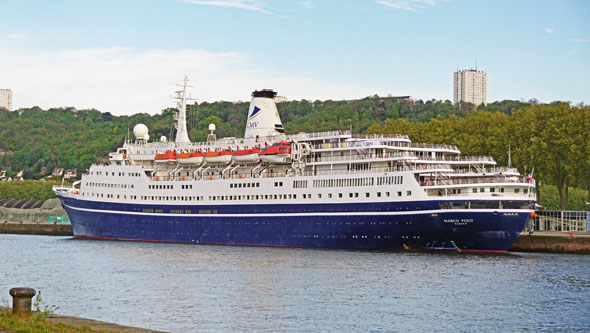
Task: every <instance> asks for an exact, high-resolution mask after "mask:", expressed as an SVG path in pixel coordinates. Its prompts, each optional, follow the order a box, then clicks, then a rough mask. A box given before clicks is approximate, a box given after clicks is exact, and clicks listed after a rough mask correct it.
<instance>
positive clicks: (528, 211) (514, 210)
mask: <svg viewBox="0 0 590 333" xmlns="http://www.w3.org/2000/svg"><path fill="white" fill-rule="evenodd" d="M64 207H67V208H69V209H73V210H78V211H83V212H91V213H106V214H124V215H144V216H154V215H157V216H179V217H181V216H184V217H256V216H260V217H272V216H351V215H352V216H367V215H370V216H387V215H417V214H421V215H424V214H440V213H494V212H497V213H532V212H533V211H532V210H530V209H437V210H413V211H404V212H323V213H322V212H301V213H270V214H265V213H252V214H171V213H144V212H128V211H118V210H101V209H90V208H78V207H72V206H69V205H64Z"/></svg>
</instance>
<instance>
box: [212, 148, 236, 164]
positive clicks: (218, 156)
mask: <svg viewBox="0 0 590 333" xmlns="http://www.w3.org/2000/svg"><path fill="white" fill-rule="evenodd" d="M231 157H232V154H231V151H229V150H222V151H208V152H206V153H205V162H207V163H208V164H227V163H229V162H231Z"/></svg>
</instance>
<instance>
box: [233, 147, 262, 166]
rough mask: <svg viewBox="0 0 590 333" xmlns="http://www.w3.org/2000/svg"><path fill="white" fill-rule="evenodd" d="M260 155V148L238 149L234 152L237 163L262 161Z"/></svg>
mask: <svg viewBox="0 0 590 333" xmlns="http://www.w3.org/2000/svg"><path fill="white" fill-rule="evenodd" d="M258 153H260V149H258V148H252V149H238V150H236V151H234V154H233V156H234V161H235V162H237V163H249V162H258V160H260V157H259V156H258Z"/></svg>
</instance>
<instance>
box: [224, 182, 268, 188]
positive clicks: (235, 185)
mask: <svg viewBox="0 0 590 333" xmlns="http://www.w3.org/2000/svg"><path fill="white" fill-rule="evenodd" d="M275 186H277V185H276V183H275ZM248 187H260V183H231V184H229V188H248Z"/></svg>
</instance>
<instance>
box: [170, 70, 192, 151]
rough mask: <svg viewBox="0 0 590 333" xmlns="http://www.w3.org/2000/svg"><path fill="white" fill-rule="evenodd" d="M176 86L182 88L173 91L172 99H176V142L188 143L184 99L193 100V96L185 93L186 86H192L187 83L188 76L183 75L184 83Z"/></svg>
mask: <svg viewBox="0 0 590 333" xmlns="http://www.w3.org/2000/svg"><path fill="white" fill-rule="evenodd" d="M177 86H178V87H182V90H178V91H175V93H176V96H174V99H176V100H177V102H176V112H174V120H176V124H175V125H174V127H176V140H175V142H176V143H189V142H191V140H190V139H189V138H188V131H187V129H186V101H187V100H193V98H190V97H187V95H186V88H192V86H189V85H188V77H187V76H186V75H185V77H184V84H183V85H179V84H177Z"/></svg>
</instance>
